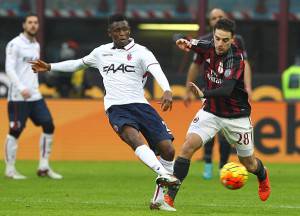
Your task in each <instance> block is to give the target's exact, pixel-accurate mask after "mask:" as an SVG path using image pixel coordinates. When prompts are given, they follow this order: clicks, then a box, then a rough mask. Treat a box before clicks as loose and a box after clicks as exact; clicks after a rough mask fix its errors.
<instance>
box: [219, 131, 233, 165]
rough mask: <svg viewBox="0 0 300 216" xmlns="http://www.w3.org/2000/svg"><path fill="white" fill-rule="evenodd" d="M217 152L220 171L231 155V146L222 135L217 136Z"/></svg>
mask: <svg viewBox="0 0 300 216" xmlns="http://www.w3.org/2000/svg"><path fill="white" fill-rule="evenodd" d="M219 143H220V146H219V151H220V164H219V168H220V169H221V168H222V167H223V166H224V165H225V164H226V163H227V162H228V159H229V156H230V153H231V146H230V144H229V143H228V141H227V140H226V138H225V137H224V136H223V135H220V134H219Z"/></svg>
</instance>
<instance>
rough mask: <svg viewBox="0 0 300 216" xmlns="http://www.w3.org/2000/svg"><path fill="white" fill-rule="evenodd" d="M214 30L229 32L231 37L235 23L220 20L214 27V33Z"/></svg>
mask: <svg viewBox="0 0 300 216" xmlns="http://www.w3.org/2000/svg"><path fill="white" fill-rule="evenodd" d="M216 29H221V30H224V31H228V32H231V34H232V35H234V34H235V22H234V21H233V20H230V19H227V18H222V19H220V20H218V22H217V23H216V24H215V26H214V32H215V31H216Z"/></svg>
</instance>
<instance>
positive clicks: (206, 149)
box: [203, 138, 215, 163]
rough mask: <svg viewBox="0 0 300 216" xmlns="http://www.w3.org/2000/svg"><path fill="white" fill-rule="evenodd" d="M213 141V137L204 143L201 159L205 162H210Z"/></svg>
mask: <svg viewBox="0 0 300 216" xmlns="http://www.w3.org/2000/svg"><path fill="white" fill-rule="evenodd" d="M214 142H215V139H214V138H213V139H211V140H209V141H208V142H207V143H206V144H205V145H204V156H203V159H204V161H205V163H212V151H213V147H214Z"/></svg>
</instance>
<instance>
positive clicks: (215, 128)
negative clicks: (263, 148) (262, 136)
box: [187, 109, 254, 157]
mask: <svg viewBox="0 0 300 216" xmlns="http://www.w3.org/2000/svg"><path fill="white" fill-rule="evenodd" d="M220 130H221V131H222V132H223V134H224V136H225V138H226V139H227V141H228V142H229V143H230V144H234V145H235V147H236V151H237V154H238V155H239V156H241V157H248V156H251V155H252V154H253V151H254V144H253V126H252V124H251V121H250V118H249V117H241V118H222V117H218V116H216V115H214V114H212V113H209V112H206V111H204V110H203V109H200V110H199V111H198V113H197V114H196V116H195V118H194V119H193V121H192V123H191V125H190V127H189V129H188V132H187V133H188V134H189V133H195V134H198V135H199V136H200V137H201V139H202V141H203V144H205V143H206V142H207V141H209V140H210V139H212V138H213V137H214V136H215V135H216V134H217V133H218V132H219V131H220Z"/></svg>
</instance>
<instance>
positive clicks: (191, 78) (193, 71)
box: [186, 62, 200, 86]
mask: <svg viewBox="0 0 300 216" xmlns="http://www.w3.org/2000/svg"><path fill="white" fill-rule="evenodd" d="M199 71H200V65H199V64H197V63H195V62H192V63H191V65H190V67H189V70H188V74H187V77H186V86H187V85H188V83H190V82H195V80H196V79H197V77H198V75H199Z"/></svg>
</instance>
